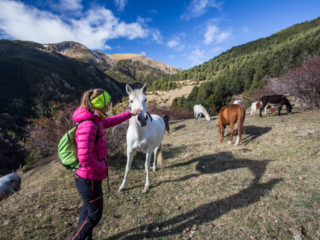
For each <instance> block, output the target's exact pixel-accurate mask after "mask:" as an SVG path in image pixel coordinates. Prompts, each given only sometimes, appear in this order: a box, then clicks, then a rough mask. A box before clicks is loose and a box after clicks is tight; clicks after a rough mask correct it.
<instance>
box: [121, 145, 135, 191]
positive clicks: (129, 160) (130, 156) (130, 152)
mask: <svg viewBox="0 0 320 240" xmlns="http://www.w3.org/2000/svg"><path fill="white" fill-rule="evenodd" d="M133 155H134V150H133V149H128V148H127V165H126V172H125V174H124V178H123V181H122V184H121V185H120V187H119V190H118V192H121V191H123V189H124V186H125V185H126V181H127V177H128V173H129V171H130V168H131V164H132V159H133Z"/></svg>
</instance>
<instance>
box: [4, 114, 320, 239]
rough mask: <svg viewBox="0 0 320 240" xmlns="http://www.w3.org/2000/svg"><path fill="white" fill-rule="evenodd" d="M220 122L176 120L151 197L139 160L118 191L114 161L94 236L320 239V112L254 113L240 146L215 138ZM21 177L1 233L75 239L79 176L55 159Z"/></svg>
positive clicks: (6, 236) (7, 203) (153, 176)
mask: <svg viewBox="0 0 320 240" xmlns="http://www.w3.org/2000/svg"><path fill="white" fill-rule="evenodd" d="M216 122H217V120H216V119H213V120H212V121H210V122H207V121H206V120H204V119H203V118H202V119H201V121H200V123H199V124H195V123H194V120H193V119H190V120H184V121H172V122H171V133H170V134H169V135H166V136H165V140H164V146H163V150H164V153H163V155H164V158H165V159H166V166H165V168H163V169H161V170H159V171H157V172H155V173H153V172H151V183H152V184H153V187H152V188H151V190H150V192H149V193H147V194H145V195H143V194H141V190H142V188H143V185H144V180H145V173H144V170H143V165H144V163H143V161H142V160H141V159H140V160H139V159H135V160H134V162H133V169H132V171H131V172H130V174H129V178H128V185H127V190H126V191H125V192H124V193H121V194H119V193H117V188H118V187H119V185H120V183H121V180H122V177H123V174H124V169H123V168H114V167H112V168H111V169H110V176H111V178H110V184H111V192H108V191H107V186H106V182H105V183H104V184H103V186H104V214H103V217H102V219H101V221H100V223H99V225H98V226H97V227H96V229H95V232H94V239H189V238H192V239H201V240H202V239H293V238H294V237H296V238H298V237H299V236H300V237H302V239H319V238H320V228H319V226H320V210H319V209H320V177H319V172H320V165H319V161H320V148H319V146H320V144H319V140H320V112H319V111H313V112H304V113H295V114H292V115H285V114H284V115H282V116H280V117H278V116H271V115H269V116H267V117H263V118H259V116H258V115H256V116H255V117H251V116H248V117H247V119H246V121H245V130H246V135H244V143H243V144H242V145H241V146H240V147H235V146H234V145H228V144H227V139H226V138H225V141H224V142H223V143H222V144H219V143H218V132H217V129H216V127H215V124H216ZM227 133H228V131H227ZM234 140H235V139H234ZM22 180H23V183H22V189H21V190H20V191H19V192H17V193H15V194H14V195H12V196H11V197H9V198H8V199H5V200H3V201H2V202H0V218H1V222H0V232H1V236H0V239H19V240H20V239H68V237H70V236H71V234H72V232H73V229H74V227H75V223H76V222H77V217H78V214H79V211H80V207H81V200H80V197H79V195H78V193H77V191H76V188H75V186H74V182H73V178H72V176H71V175H70V174H68V172H67V171H66V170H64V169H63V168H62V167H61V166H60V164H59V163H58V162H57V161H53V162H51V163H48V164H46V165H44V166H41V167H39V168H37V169H34V170H32V171H31V172H28V173H26V174H24V175H22Z"/></svg>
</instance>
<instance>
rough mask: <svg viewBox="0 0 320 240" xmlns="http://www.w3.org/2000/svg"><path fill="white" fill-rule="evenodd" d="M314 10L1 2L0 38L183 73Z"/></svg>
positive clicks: (255, 1)
mask: <svg viewBox="0 0 320 240" xmlns="http://www.w3.org/2000/svg"><path fill="white" fill-rule="evenodd" d="M319 9H320V0H304V1H298V0H224V1H219V0H170V1H169V0H93V1H84V0H56V1H54V0H42V1H40V0H25V1H13V0H0V38H5V39H20V40H30V41H35V42H39V43H56V42H62V41H69V40H71V41H76V42H80V43H82V44H84V45H86V46H87V47H88V48H90V49H92V50H100V51H103V52H105V53H107V54H113V53H138V54H142V55H145V56H147V57H150V58H153V59H156V60H158V61H161V62H164V63H167V64H169V65H172V66H175V67H180V68H182V69H189V68H191V67H193V66H196V65H199V64H202V63H204V62H206V61H208V60H210V59H212V58H214V57H215V56H218V55H219V54H221V53H222V52H224V51H227V50H229V49H230V48H232V47H234V46H238V45H241V44H244V43H246V42H249V41H253V40H256V39H259V38H263V37H267V36H269V35H271V34H273V33H275V32H278V31H280V30H282V29H284V28H287V27H289V26H291V25H294V24H296V23H301V22H304V21H309V20H312V19H315V18H317V17H319V16H320V11H319Z"/></svg>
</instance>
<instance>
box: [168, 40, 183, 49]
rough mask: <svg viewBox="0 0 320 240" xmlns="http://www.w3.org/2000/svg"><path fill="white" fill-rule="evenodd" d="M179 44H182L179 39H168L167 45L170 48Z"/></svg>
mask: <svg viewBox="0 0 320 240" xmlns="http://www.w3.org/2000/svg"><path fill="white" fill-rule="evenodd" d="M179 45H180V41H179V40H177V39H172V40H170V41H168V43H167V46H168V47H169V48H175V47H177V46H179Z"/></svg>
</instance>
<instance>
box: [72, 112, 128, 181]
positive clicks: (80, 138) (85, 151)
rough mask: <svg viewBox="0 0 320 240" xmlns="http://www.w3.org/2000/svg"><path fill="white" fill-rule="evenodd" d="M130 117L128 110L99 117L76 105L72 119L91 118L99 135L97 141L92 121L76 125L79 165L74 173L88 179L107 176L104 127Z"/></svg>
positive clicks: (98, 178)
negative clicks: (110, 115) (114, 114)
mask: <svg viewBox="0 0 320 240" xmlns="http://www.w3.org/2000/svg"><path fill="white" fill-rule="evenodd" d="M130 117H131V113H130V112H124V113H121V114H119V115H116V116H113V117H107V118H104V119H102V118H100V117H99V116H97V115H95V114H94V113H92V112H89V111H88V110H86V109H85V108H83V107H78V108H77V109H76V111H75V112H74V113H73V116H72V118H73V120H74V121H75V122H81V121H83V120H87V119H93V120H94V121H95V122H96V124H97V126H98V128H99V135H98V136H99V137H98V140H97V142H96V143H95V140H96V134H97V127H96V125H95V124H94V122H92V121H84V122H82V123H80V124H79V125H78V128H77V131H76V143H77V149H78V159H79V162H80V164H81V166H80V167H79V168H78V169H77V171H76V174H78V175H79V176H80V177H82V178H86V179H90V180H103V179H105V178H106V176H107V166H108V160H107V158H106V154H107V142H106V136H105V135H104V128H109V127H113V126H115V125H118V124H120V123H122V122H124V121H126V120H128V119H129V118H130Z"/></svg>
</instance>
